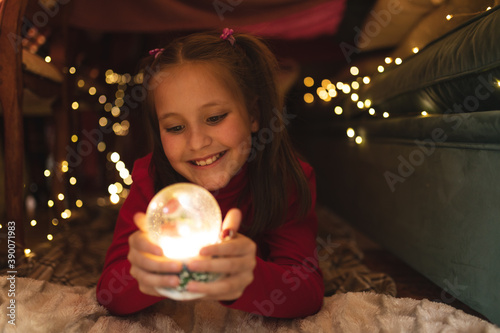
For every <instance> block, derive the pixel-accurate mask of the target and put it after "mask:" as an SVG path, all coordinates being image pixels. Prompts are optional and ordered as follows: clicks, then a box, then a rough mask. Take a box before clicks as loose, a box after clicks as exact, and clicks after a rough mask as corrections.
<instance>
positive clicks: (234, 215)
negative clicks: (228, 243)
mask: <svg viewBox="0 0 500 333" xmlns="http://www.w3.org/2000/svg"><path fill="white" fill-rule="evenodd" d="M240 224H241V211H240V210H239V209H238V208H231V209H230V210H229V211H228V212H227V214H226V217H225V218H224V221H223V222H222V231H224V230H232V232H233V233H235V234H236V232H237V231H238V230H239V229H240Z"/></svg>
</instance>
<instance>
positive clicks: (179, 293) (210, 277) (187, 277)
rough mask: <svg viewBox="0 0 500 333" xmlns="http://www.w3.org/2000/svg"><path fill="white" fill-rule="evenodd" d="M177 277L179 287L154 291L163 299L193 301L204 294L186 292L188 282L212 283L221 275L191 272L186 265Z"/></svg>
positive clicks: (160, 288) (161, 288)
mask: <svg viewBox="0 0 500 333" xmlns="http://www.w3.org/2000/svg"><path fill="white" fill-rule="evenodd" d="M177 276H179V280H180V282H179V286H178V287H177V288H164V287H157V288H156V291H158V293H159V294H161V295H163V296H165V297H168V298H170V299H174V300H177V301H189V300H194V299H197V298H201V297H203V296H205V294H202V293H192V292H189V291H187V290H186V286H187V284H188V283H189V281H197V282H212V281H216V280H218V279H219V278H220V277H221V274H218V273H209V272H191V271H190V270H189V269H188V268H187V266H186V265H183V266H182V271H181V272H180V273H179V274H177Z"/></svg>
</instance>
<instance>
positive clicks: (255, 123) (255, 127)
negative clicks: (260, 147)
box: [250, 99, 260, 133]
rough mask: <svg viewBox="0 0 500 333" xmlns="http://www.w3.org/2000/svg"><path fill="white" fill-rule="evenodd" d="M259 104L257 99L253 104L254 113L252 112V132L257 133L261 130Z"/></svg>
mask: <svg viewBox="0 0 500 333" xmlns="http://www.w3.org/2000/svg"><path fill="white" fill-rule="evenodd" d="M259 115H260V112H259V103H257V99H255V100H254V102H253V104H252V111H251V112H250V131H251V132H252V133H255V132H257V131H258V130H259V127H260V126H259Z"/></svg>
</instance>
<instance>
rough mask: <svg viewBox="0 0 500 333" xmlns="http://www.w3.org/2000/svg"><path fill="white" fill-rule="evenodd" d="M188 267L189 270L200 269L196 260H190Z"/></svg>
mask: <svg viewBox="0 0 500 333" xmlns="http://www.w3.org/2000/svg"><path fill="white" fill-rule="evenodd" d="M188 269H189V270H190V271H196V270H199V269H200V263H199V262H198V261H192V262H190V263H189V264H188Z"/></svg>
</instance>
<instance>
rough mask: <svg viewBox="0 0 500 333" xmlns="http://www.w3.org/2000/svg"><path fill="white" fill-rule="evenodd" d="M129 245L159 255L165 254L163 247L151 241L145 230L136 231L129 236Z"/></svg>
mask: <svg viewBox="0 0 500 333" xmlns="http://www.w3.org/2000/svg"><path fill="white" fill-rule="evenodd" d="M128 243H129V247H130V248H131V249H135V250H137V251H140V252H146V253H151V254H154V255H157V256H161V255H163V251H162V249H161V247H159V246H158V245H156V244H155V243H153V242H151V240H150V239H149V237H148V235H147V234H146V233H145V232H144V231H140V230H139V231H136V232H134V233H133V234H132V235H130V237H129V238H128Z"/></svg>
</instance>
